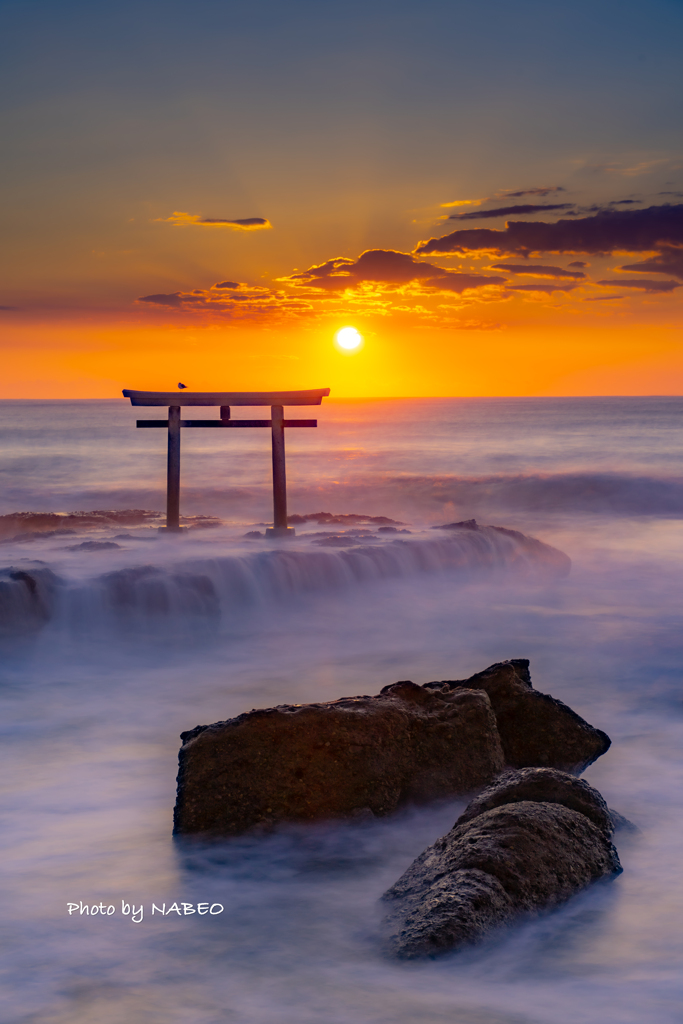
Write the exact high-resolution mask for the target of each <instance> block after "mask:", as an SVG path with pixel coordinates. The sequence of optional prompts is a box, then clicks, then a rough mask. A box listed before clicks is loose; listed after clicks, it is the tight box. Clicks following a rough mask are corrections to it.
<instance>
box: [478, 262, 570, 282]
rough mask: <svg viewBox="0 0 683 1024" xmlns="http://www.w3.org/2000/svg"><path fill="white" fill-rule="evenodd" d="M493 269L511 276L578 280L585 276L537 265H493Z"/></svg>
mask: <svg viewBox="0 0 683 1024" xmlns="http://www.w3.org/2000/svg"><path fill="white" fill-rule="evenodd" d="M584 265H585V264H584ZM572 266H574V264H573V263H572ZM493 269H494V270H509V271H510V273H511V274H527V275H528V276H529V277H570V278H575V279H576V280H579V279H581V278H585V276H586V275H585V274H582V273H581V272H580V271H576V270H564V269H563V268H562V267H542V266H540V265H539V264H537V263H495V264H494V265H493Z"/></svg>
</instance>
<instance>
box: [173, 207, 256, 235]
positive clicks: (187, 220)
mask: <svg viewBox="0 0 683 1024" xmlns="http://www.w3.org/2000/svg"><path fill="white" fill-rule="evenodd" d="M156 222H157V223H160V222H161V223H164V224H173V225H174V226H175V227H186V226H188V225H191V226H193V227H200V228H230V229H232V230H233V231H259V230H261V229H262V228H272V226H273V225H272V224H271V223H270V221H268V220H266V219H265V217H243V218H241V219H238V220H228V218H227V217H202V216H201V214H199V213H184V212H183V211H182V210H176V211H175V212H174V213H172V214H171V216H170V217H157V218H156Z"/></svg>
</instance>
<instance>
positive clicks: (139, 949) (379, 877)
mask: <svg viewBox="0 0 683 1024" xmlns="http://www.w3.org/2000/svg"><path fill="white" fill-rule="evenodd" d="M150 415H154V413H153V412H151V413H150ZM236 415H245V416H247V415H250V412H249V411H244V412H241V411H240V412H239V414H236ZM317 415H318V420H319V427H318V429H317V430H298V431H296V430H290V431H289V432H288V435H287V452H288V455H287V458H288V481H289V506H290V511H291V512H293V513H297V514H299V515H302V514H308V513H314V512H320V511H327V512H333V513H341V514H350V513H355V514H358V515H364V516H367V517H379V516H383V517H387V518H389V519H391V520H394V526H393V529H394V530H396V531H399V530H401V531H402V530H405V531H408V532H406V533H398V532H397V533H394V532H392V531H386V530H384V531H382V530H380V529H379V525H380V524H378V523H377V522H374V523H373V522H372V521H370V520H368V521H367V522H365V523H360V524H359V523H356V524H353V523H341V524H335V525H332V526H325V525H321V524H320V523H316V522H314V521H309V522H308V523H306V524H303V525H297V537H296V539H295V540H293V541H288V542H279V543H278V542H275V543H274V542H272V541H268V540H266V539H265V537H261V536H252V537H245V536H244V535H245V534H247V533H252V534H261V533H263V531H264V524H266V523H267V522H268V519H269V515H270V508H271V505H270V477H269V473H270V453H269V436H268V431H265V430H262V431H259V430H253V431H252V430H245V431H200V430H196V431H189V430H188V431H185V433H184V435H183V468H182V484H183V490H182V495H181V510H182V512H183V513H184V514H185V515H186V516H187V517H188V523H189V525H191V526H192V527H193V528H192V529H190V530H188V531H187V533H185V534H184V535H182V536H178V537H164V535H162V534H159V533H158V532H157V530H156V525H157V521H156V520H154V519H151V518H147V519H144V518H143V519H141V520H140V521H137V522H133V521H131V520H128V521H126V520H125V517H124V518H123V519H120V520H118V521H117V520H115V519H111V520H110V521H107V522H104V520H103V522H102V523H101V524H100V525H90V526H83V527H79V526H78V525H74V524H73V522H72V521H69V523H68V524H67V525H65V527H64V528H63V529H59V528H57V529H54V528H51V529H46V530H44V532H32V531H30V530H27V531H25V532H24V533H22V534H19V536H17V537H15V538H14V539H11V538H10V537H8V536H5V538H4V539H0V551H1V552H2V558H1V559H0V569H2V568H3V567H7V568H9V567H12V568H13V570H14V572H15V574H16V572H19V573H21V572H27V573H34V574H35V575H36V577H38V575H39V573H40V572H42V573H43V576H42V577H41V579H43V580H47V581H48V582H47V583H45V588H46V589H45V594H46V595H47V596H46V597H45V602H46V603H45V607H44V614H43V615H42V616H38V617H35V616H34V617H33V618H31V616H30V615H29V614H28V612H26V609H25V608H24V606H23V605H21V601H20V597H18V596H17V595H20V592H21V587H20V586H19V583H18V582H17V580H13V579H12V577H11V576H9V575H8V574H6V573H5V575H4V576H3V575H2V574H1V573H0V582H1V581H4V584H3V586H4V590H2V587H1V586H0V590H2V593H0V597H1V598H3V600H4V604H2V602H0V606H1V607H2V608H3V610H4V612H3V614H4V616H5V620H4V624H3V623H0V627H2V628H3V635H2V639H1V640H0V645H1V652H2V654H1V656H2V669H1V700H2V723H3V726H2V727H3V734H4V742H3V744H2V758H3V768H2V776H1V778H2V788H3V826H4V827H3V830H2V836H3V839H2V842H3V846H4V853H3V858H2V874H3V885H4V886H5V889H6V892H5V895H4V896H3V913H2V931H3V942H4V949H5V953H4V961H5V997H4V998H5V1008H4V1010H3V1016H2V1019H3V1020H6V1021H8V1022H9V1021H11V1022H13V1024H14V1022H17V1024H19V1022H21V1024H29V1022H30V1024H67V1022H68V1024H100V1022H102V1024H123V1022H126V1024H143V1022H144V1024H157V1022H158V1024H162V1022H163V1024H176V1022H179V1024H181V1022H182V1024H185V1022H188V1024H189V1022H191V1024H219V1022H220V1024H223V1022H226V1024H322V1022H325V1024H442V1022H444V1024H445V1022H449V1024H570V1022H571V1024H583V1022H585V1024H598V1022H600V1024H602V1022H604V1021H610V1022H615V1024H622V1022H623V1024H627V1022H628V1024H630V1022H638V1024H642V1022H646V1021H647V1022H656V1024H669V1022H674V1021H676V1022H678V1021H680V1020H681V1009H680V1008H681V1004H682V1003H683V974H682V973H681V960H682V954H683V929H682V928H681V920H682V918H683V882H682V881H681V873H680V860H681V858H680V850H681V846H682V839H683V836H682V835H681V831H682V829H681V805H682V804H683V786H682V785H681V783H682V782H683V779H682V776H683V745H682V742H681V741H682V740H683V704H682V702H681V668H680V665H681V656H680V647H681V640H680V638H681V622H680V608H681V604H682V601H681V599H682V597H683V577H682V574H681V569H682V568H683V456H682V454H681V452H682V448H683V399H678V398H607V399H600V398H591V399H481V400H479V399H471V400H451V399H438V400H426V399H410V400H383V401H377V402H371V401H349V402H328V403H327V404H324V405H323V407H322V408H321V409H320V410H318V411H317ZM135 418H136V411H135V410H133V409H131V408H130V407H129V406H127V405H126V404H125V403H124V402H122V401H111V402H19V401H16V402H3V403H0V437H2V446H1V448H0V484H1V490H0V514H2V515H6V514H8V513H13V512H20V511H32V512H73V511H90V510H125V509H142V510H150V511H155V510H156V511H159V510H161V509H162V508H163V501H164V484H165V434H164V432H163V431H153V430H149V431H148V430H138V431H136V430H135V426H134V424H135ZM198 516H216V517H219V518H220V519H221V521H222V525H220V526H215V527H213V528H199V526H197V525H196V524H198V523H200V522H202V521H201V520H198V519H193V518H191V517H198ZM471 518H474V519H476V520H477V522H478V523H480V524H482V525H488V524H491V525H495V526H498V527H505V528H507V529H512V530H517V531H522V532H523V533H525V534H527V535H531V536H533V537H536V538H538V539H540V540H542V541H544V542H545V543H547V544H550V545H553V546H554V547H556V548H558V549H560V550H561V551H563V552H565V553H566V554H567V555H569V556H570V558H571V560H572V568H571V572H570V573H569V575H563V574H562V573H560V572H558V571H556V569H557V566H556V565H554V564H552V562H551V563H548V562H545V561H544V560H543V558H542V557H540V556H535V555H534V554H533V552H530V551H529V550H528V549H525V548H523V546H520V545H519V543H518V542H517V541H516V540H515V538H514V537H511V536H510V535H508V534H503V533H496V532H495V531H494V532H491V531H481V532H476V531H452V532H450V533H449V532H447V531H441V530H433V529H432V527H434V526H438V525H440V524H444V523H449V522H453V521H461V520H467V519H471ZM65 522H66V521H65ZM385 525H386V524H385ZM48 571H49V572H48ZM51 574H53V575H51ZM50 581H51V582H50ZM19 582H20V581H19ZM41 585H43V584H41ZM13 587H14V589H12V588H13ZM3 595H4V596H3ZM13 595H14V596H13ZM13 601H14V604H12V602H13ZM17 602H18V603H17ZM525 657H526V658H529V659H530V660H531V674H532V679H533V682H534V685H535V686H536V687H537V688H538V689H539V690H541V691H543V692H548V693H552V694H553V695H554V696H556V697H559V698H561V699H562V700H564V701H565V702H566V703H568V704H569V705H570V706H571V707H573V708H574V709H575V710H576V711H577V712H578V713H579V714H581V715H582V716H583V717H584V718H586V719H587V720H588V721H589V722H591V723H592V724H593V725H595V726H597V727H599V728H601V729H604V730H605V731H606V732H607V733H608V734H609V735H610V736H611V738H612V747H611V749H610V750H609V751H608V753H607V754H606V755H605V756H604V757H603V758H601V759H600V760H599V761H598V762H597V763H596V764H594V765H592V766H591V767H590V768H589V769H588V770H587V772H586V773H585V776H584V777H585V778H586V779H587V780H588V781H589V782H590V783H591V784H593V785H595V786H597V788H598V789H600V791H601V792H602V793H603V795H604V796H605V798H606V799H607V801H608V803H609V805H610V806H611V807H613V808H615V809H616V810H617V811H619V812H620V813H621V814H623V815H625V816H626V817H627V818H629V819H630V820H631V821H632V822H634V823H635V824H636V825H637V826H638V828H639V830H640V832H639V833H628V832H620V833H618V834H617V837H616V844H617V847H618V850H619V855H620V858H621V861H622V864H623V867H624V872H623V874H622V875H620V876H619V877H618V878H617V879H616V880H615V881H614V882H612V883H610V884H607V885H599V886H595V887H594V888H592V889H590V890H588V891H587V892H585V893H583V894H582V895H581V896H579V897H578V898H576V899H574V900H573V901H570V902H569V903H567V904H565V905H564V906H563V907H562V908H561V909H560V910H558V911H555V912H553V913H550V914H547V915H542V916H540V917H538V918H536V919H533V920H525V921H522V922H520V923H519V924H518V925H515V926H514V927H512V928H510V929H509V930H507V931H504V932H501V933H499V934H498V935H496V936H494V937H493V938H492V939H491V941H490V942H488V943H485V944H484V945H482V946H480V947H477V948H473V949H471V950H469V951H467V952H465V953H458V954H452V955H449V956H445V957H442V958H440V959H437V960H433V961H431V960H430V961H426V962H411V963H407V964H406V963H396V962H392V961H391V960H389V959H387V958H386V957H385V956H384V954H383V952H382V947H381V940H380V922H381V914H382V911H381V907H380V906H379V905H378V898H379V897H380V896H381V894H382V893H383V892H384V890H385V889H386V888H388V886H389V885H390V884H391V883H392V882H394V881H395V880H396V879H397V878H398V877H399V875H400V874H401V873H402V872H403V871H404V870H405V868H406V867H407V866H408V865H409V864H410V863H411V861H412V860H413V859H414V857H415V856H417V855H418V854H419V853H420V852H421V851H422V850H423V849H424V847H425V846H427V845H428V844H429V843H431V842H433V841H434V839H436V838H437V837H438V836H440V835H442V834H443V833H444V832H446V831H447V830H448V829H449V828H450V827H451V826H452V824H453V822H454V820H455V818H456V817H457V815H458V813H459V812H460V811H461V809H462V807H463V804H462V803H461V802H447V803H443V804H438V805H436V806H429V807H421V808H415V807H409V808H405V809H404V810H403V811H402V812H401V813H400V814H398V815H396V816H394V817H391V818H386V819H382V820H375V821H371V822H359V823H350V824H344V823H339V822H336V823H321V824H317V825H310V826H289V827H284V828H281V829H279V830H277V831H275V832H274V833H273V834H271V835H266V836H260V837H254V836H250V837H244V838H241V839H237V840H231V841H229V842H227V841H226V842H220V843H214V844H201V843H199V844H197V843H191V844H187V843H181V842H178V841H174V840H173V839H172V836H171V828H172V811H173V804H174V799H175V775H176V769H177V753H178V747H179V742H180V741H179V733H180V732H181V731H183V730H187V729H191V728H192V727H194V726H195V725H197V724H205V723H209V722H213V721H216V720H221V719H226V718H230V717H232V716H234V715H237V714H239V713H241V712H243V711H248V710H250V709H251V708H254V707H268V706H272V705H274V704H278V703H302V702H306V701H313V700H328V699H334V698H337V697H341V696H347V695H354V694H374V693H378V692H379V690H380V689H381V687H382V686H384V685H386V684H387V683H391V682H394V681H396V680H398V679H412V680H414V681H415V682H417V683H424V682H428V681H430V680H433V679H449V678H450V679H453V678H463V677H466V676H468V675H470V674H471V673H473V672H476V671H478V670H480V669H483V668H485V667H486V666H487V665H489V664H491V663H493V662H496V661H500V660H503V659H506V658H525ZM69 902H72V903H73V902H76V903H78V904H79V906H80V904H81V903H83V904H84V905H85V904H88V905H89V906H90V907H92V905H96V904H97V905H99V904H100V903H101V902H102V903H103V905H105V906H109V905H111V906H114V907H115V913H114V914H112V915H110V916H102V915H100V914H98V915H97V916H90V915H88V916H86V915H85V914H83V915H82V914H80V913H79V912H77V913H75V914H72V915H71V916H70V915H69V914H68V912H67V904H68V903H69ZM174 902H177V903H178V904H181V903H182V902H185V903H187V904H192V906H193V907H196V906H197V905H198V904H199V903H208V904H209V905H210V906H211V905H214V906H215V907H218V906H222V907H223V908H224V909H223V911H222V912H219V913H214V914H213V915H212V914H210V913H207V914H203V915H201V916H200V915H199V914H197V913H195V914H193V915H191V914H188V915H185V916H178V915H177V914H176V913H171V914H170V915H166V916H163V917H162V916H160V915H159V914H155V915H154V916H152V913H151V907H152V903H154V904H156V905H157V906H162V905H163V904H166V906H167V907H169V906H170V905H171V904H173V903H174ZM122 904H124V905H129V906H131V905H132V906H134V907H139V906H140V905H142V907H143V914H142V920H137V921H134V920H133V919H132V914H128V915H124V914H122V912H121V910H122ZM139 917H140V915H139V914H138V918H139Z"/></svg>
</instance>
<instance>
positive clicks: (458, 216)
mask: <svg viewBox="0 0 683 1024" xmlns="http://www.w3.org/2000/svg"><path fill="white" fill-rule="evenodd" d="M573 205H574V204H573V203H555V204H554V205H552V204H551V205H547V206H532V205H530V204H529V205H526V206H500V207H498V208H497V209H495V210H473V211H472V212H471V213H452V214H451V215H450V217H449V218H448V219H449V220H489V219H491V218H492V217H511V216H513V215H514V214H522V213H538V211H539V210H569V209H571V207H572V206H573Z"/></svg>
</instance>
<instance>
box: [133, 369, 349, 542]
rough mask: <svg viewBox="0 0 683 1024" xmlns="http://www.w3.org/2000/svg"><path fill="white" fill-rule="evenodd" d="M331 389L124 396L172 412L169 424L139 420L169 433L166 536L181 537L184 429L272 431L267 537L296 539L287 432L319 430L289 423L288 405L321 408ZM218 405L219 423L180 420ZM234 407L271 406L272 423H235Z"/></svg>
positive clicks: (297, 422)
mask: <svg viewBox="0 0 683 1024" xmlns="http://www.w3.org/2000/svg"><path fill="white" fill-rule="evenodd" d="M329 393H330V389H329V388H319V389H317V390H315V391H194V392H193V391H184V392H181V393H180V394H178V393H177V392H175V391H130V390H128V389H126V390H125V391H124V392H123V397H124V398H130V404H131V405H138V406H139V405H147V406H150V405H156V406H160V405H165V406H168V419H166V420H138V421H137V424H136V426H138V427H167V428H168V473H167V487H166V527H165V529H166V530H170V531H172V532H178V531H179V530H180V529H181V526H180V429H181V427H223V428H225V427H228V428H235V427H270V428H271V432H272V441H273V527H272V529H269V530H266V534H268V535H270V536H273V537H286V536H292V535H293V533H294V530H293V529H292V528H291V527H288V526H287V477H286V473H285V427H317V426H318V421H317V420H286V419H285V418H284V407H285V406H286V405H320V404H321V403H322V400H323V398H326V397H327V395H329ZM184 405H190V406H193V405H194V406H198V405H202V406H206V405H214V406H215V405H217V406H219V407H220V417H221V418H220V419H219V420H181V418H180V409H181V406H184ZM232 405H247V406H256V405H269V406H270V419H269V420H233V419H231V418H230V406H232Z"/></svg>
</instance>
